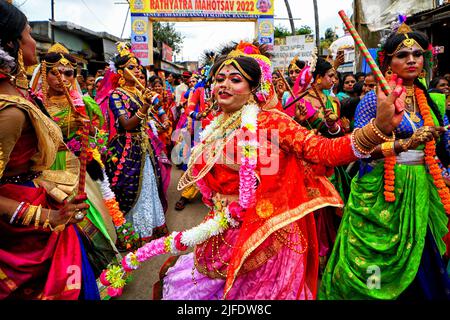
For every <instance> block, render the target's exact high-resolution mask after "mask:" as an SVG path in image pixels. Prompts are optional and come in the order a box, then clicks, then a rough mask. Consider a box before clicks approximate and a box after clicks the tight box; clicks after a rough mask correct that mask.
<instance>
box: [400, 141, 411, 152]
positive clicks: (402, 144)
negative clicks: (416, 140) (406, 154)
mask: <svg viewBox="0 0 450 320" xmlns="http://www.w3.org/2000/svg"><path fill="white" fill-rule="evenodd" d="M398 144H399V145H400V147H402V150H403V151H408V149H409V147H410V146H411V144H412V140H411V139H408V140H406V139H399V140H398Z"/></svg>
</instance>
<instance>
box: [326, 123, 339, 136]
mask: <svg viewBox="0 0 450 320" xmlns="http://www.w3.org/2000/svg"><path fill="white" fill-rule="evenodd" d="M337 126H338V129H337V131H336V132H331V131H330V129H328V133H329V134H331V135H332V136H335V135H337V134H339V132H341V126H340V125H337Z"/></svg>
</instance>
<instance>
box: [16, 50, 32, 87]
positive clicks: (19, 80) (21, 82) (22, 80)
mask: <svg viewBox="0 0 450 320" xmlns="http://www.w3.org/2000/svg"><path fill="white" fill-rule="evenodd" d="M17 69H18V72H17V75H16V80H15V84H16V86H17V87H18V88H21V89H28V84H29V81H28V78H27V73H26V71H25V65H24V63H23V52H22V49H19V52H18V54H17Z"/></svg>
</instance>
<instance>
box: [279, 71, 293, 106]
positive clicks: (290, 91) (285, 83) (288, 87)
mask: <svg viewBox="0 0 450 320" xmlns="http://www.w3.org/2000/svg"><path fill="white" fill-rule="evenodd" d="M277 73H278V76H279V77H280V79H281V81H283V82H284V85H285V86H286V88H287V89H288V90H289V93H290V94H291V97H292V98H294V99H295V94H294V92H293V91H292V88H291V86H290V85H289V83H288V82H287V81H286V79H285V78H284V75H283V74H281V72H280V70H277Z"/></svg>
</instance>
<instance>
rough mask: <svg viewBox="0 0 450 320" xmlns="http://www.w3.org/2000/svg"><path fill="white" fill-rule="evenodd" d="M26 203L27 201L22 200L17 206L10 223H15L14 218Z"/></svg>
mask: <svg viewBox="0 0 450 320" xmlns="http://www.w3.org/2000/svg"><path fill="white" fill-rule="evenodd" d="M24 205H25V202H21V203H19V205H18V206H17V208H16V211H14V213H13V215H12V217H11V220H9V224H13V223H14V219H15V218H16V216H17V214H18V213H19V211H20V209H22V207H23V206H24Z"/></svg>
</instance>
